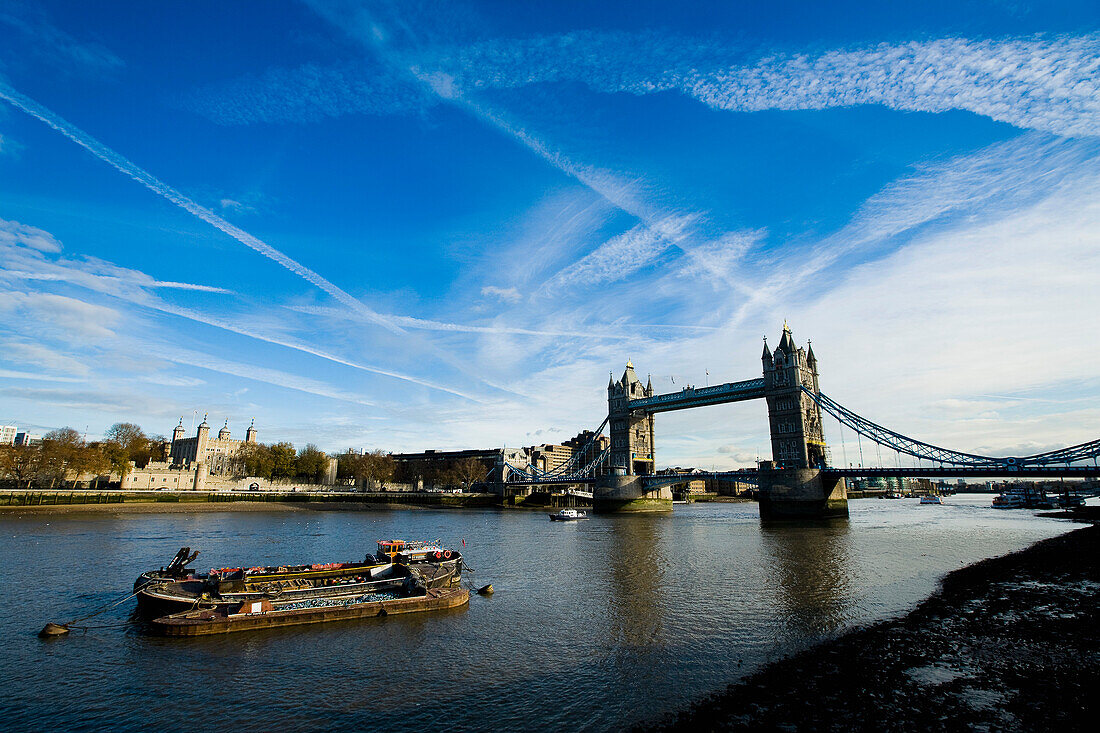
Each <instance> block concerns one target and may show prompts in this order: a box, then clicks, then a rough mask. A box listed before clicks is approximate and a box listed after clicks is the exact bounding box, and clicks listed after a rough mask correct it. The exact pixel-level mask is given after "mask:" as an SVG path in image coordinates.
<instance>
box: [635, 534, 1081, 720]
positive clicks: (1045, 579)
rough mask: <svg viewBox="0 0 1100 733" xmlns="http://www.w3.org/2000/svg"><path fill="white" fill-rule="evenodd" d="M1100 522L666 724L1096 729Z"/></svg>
mask: <svg viewBox="0 0 1100 733" xmlns="http://www.w3.org/2000/svg"><path fill="white" fill-rule="evenodd" d="M1097 689H1100V526H1096V525H1093V526H1089V527H1086V528H1083V529H1079V530H1076V531H1074V532H1071V533H1068V534H1066V535H1063V536H1060V537H1055V538H1053V539H1049V540H1044V541H1042V542H1039V543H1037V544H1035V545H1033V546H1031V547H1029V548H1027V549H1025V550H1022V551H1020V552H1016V553H1013V554H1010V555H1006V556H1004V557H998V558H993V559H990V560H985V561H983V562H980V563H977V564H975V565H972V566H969V567H966V568H963V569H961V570H957V571H955V572H953V573H950V574H949V575H947V576H946V577H945V578H944V580H943V582H942V584H941V588H940V590H939V591H938V592H937V593H936V594H935V595H933V596H932V597H930V598H929V599H928V600H926V601H924V602H923V603H921V604H920V605H919V606H918V607H917V608H916V609H914V610H913V611H912V612H911V613H909V614H907V615H906V616H904V617H902V618H899V619H895V620H890V621H886V622H882V623H879V624H876V625H874V626H871V627H868V628H864V629H857V630H855V631H852V632H850V633H847V634H845V635H843V636H841V637H839V638H837V639H835V640H832V641H828V642H825V643H823V644H821V645H819V646H816V647H814V648H812V649H809V650H807V651H805V652H803V653H800V654H797V655H795V656H793V657H791V658H788V659H786V660H782V661H779V662H776V663H773V664H770V665H767V666H766V667H764V668H763V669H761V670H759V671H757V672H756V673H754V674H752V675H751V676H749V677H748V678H746V679H745V680H743V681H742V682H740V683H738V684H736V685H733V686H731V687H730V688H728V689H727V690H726V691H725V692H724V693H721V694H719V695H716V696H714V697H711V698H709V699H706V700H703V701H700V702H698V703H696V704H695V705H694V706H692V707H691V708H690V709H688V710H685V711H683V712H681V713H679V714H678V715H677V716H675V717H670V718H665V719H663V720H661V721H654V723H653V724H650V725H646V726H643V727H644V728H646V729H651V728H653V727H659V728H661V729H663V730H692V731H695V730H731V729H754V730H760V729H764V730H771V729H780V728H783V729H795V728H797V729H799V730H846V731H847V730H893V731H926V730H937V729H941V730H1083V729H1086V728H1087V729H1088V730H1095V725H1096V715H1097V712H1098V707H1100V706H1098V705H1097V702H1096V700H1097V697H1096V692H1095V691H1096V690H1097Z"/></svg>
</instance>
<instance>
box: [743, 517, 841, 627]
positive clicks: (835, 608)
mask: <svg viewBox="0 0 1100 733" xmlns="http://www.w3.org/2000/svg"><path fill="white" fill-rule="evenodd" d="M850 532H851V526H850V523H849V520H848V519H847V518H844V519H831V520H825V521H821V522H785V523H783V524H771V523H767V524H763V525H761V528H760V538H761V543H762V545H763V549H764V552H765V553H766V559H765V562H766V563H768V564H769V567H770V568H771V570H772V571H773V572H774V574H775V580H776V583H777V588H778V595H777V600H778V601H779V604H778V608H777V609H776V610H777V611H778V612H779V613H780V614H782V617H783V620H784V623H785V624H786V625H787V626H788V627H789V631H788V633H789V635H793V636H795V637H799V638H801V637H814V636H821V635H823V634H830V633H832V632H835V631H837V630H838V629H840V628H841V627H843V626H845V625H846V624H847V623H848V622H849V621H850V620H851V614H852V603H853V598H852V596H853V588H852V585H853V579H852V573H853V571H854V568H853V566H852V565H851V563H849V561H848V560H849V555H850V553H851V544H850V543H849V541H848V535H849V533H850Z"/></svg>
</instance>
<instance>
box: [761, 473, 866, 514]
mask: <svg viewBox="0 0 1100 733" xmlns="http://www.w3.org/2000/svg"><path fill="white" fill-rule="evenodd" d="M759 480H760V497H759V498H760V518H761V519H764V520H773V519H832V518H836V517H847V516H848V486H847V484H846V483H845V481H844V479H843V478H841V477H839V476H832V475H829V474H824V473H822V472H821V470H820V469H817V468H775V467H774V466H773V465H771V462H770V461H765V462H763V463H761V464H760V471H759Z"/></svg>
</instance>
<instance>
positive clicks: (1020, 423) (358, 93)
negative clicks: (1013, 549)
mask: <svg viewBox="0 0 1100 733" xmlns="http://www.w3.org/2000/svg"><path fill="white" fill-rule="evenodd" d="M1098 194H1100V6H1098V5H1097V4H1096V3H1095V2H1077V3H1057V2H1055V3H1024V2H992V1H990V2H978V1H967V0H957V1H956V2H951V3H946V2H944V3H940V2H931V3H921V4H919V6H918V4H911V5H910V6H894V5H893V4H886V3H870V2H868V3H859V2H851V3H848V2H844V3H793V2H792V3H784V2H779V3H774V2H773V3H759V4H751V3H686V4H685V3H660V2H636V1H635V2H630V3H626V2H591V3H578V4H558V3H549V4H542V5H527V4H518V5H517V4H515V3H504V2H439V3H428V2H415V1H413V2H358V1H353V0H347V1H341V2H269V3H263V4H241V5H235V4H231V5H228V6H227V5H225V4H219V3H203V2H197V3H179V4H170V5H165V6H161V5H157V6H144V5H139V6H135V5H133V4H132V3H126V4H123V3H113V2H103V3H93V4H75V3H70V2H51V1H49V0H42V1H36V2H20V1H17V0H11V1H5V2H0V424H9V423H14V424H17V425H19V426H20V428H21V429H24V428H25V429H29V430H30V431H31V432H38V433H41V432H45V431H47V430H49V429H52V428H55V427H61V426H66V425H68V426H72V427H75V428H77V429H78V430H80V431H81V432H83V431H84V429H85V426H86V425H87V426H89V428H88V432H89V437H96V436H98V435H101V434H102V432H103V431H105V430H106V428H107V427H108V426H110V425H111V424H112V423H115V422H119V421H132V422H136V423H138V424H140V425H141V426H142V427H143V428H144V429H145V430H146V432H148V433H160V434H165V435H170V433H171V430H172V427H173V426H174V425H175V424H176V422H177V421H178V420H179V417H180V416H181V415H183V416H184V417H185V422H184V424H185V426H188V425H189V421H190V419H191V416H192V414H194V413H195V412H196V411H197V413H198V415H199V416H200V418H201V415H202V414H203V413H209V415H210V422H211V424H215V423H217V425H219V426H220V424H221V423H222V421H223V420H224V419H226V418H228V419H229V421H230V423H229V424H230V427H231V429H233V431H234V432H235V433H239V434H243V431H244V429H245V428H246V427H247V425H248V422H249V421H250V420H251V419H252V418H255V419H256V425H257V428H258V429H259V437H260V440H262V441H264V442H271V441H276V440H292V441H294V442H295V443H296V444H299V445H304V444H305V443H307V442H314V443H317V444H318V445H319V446H320V447H321V448H322V449H325V450H328V451H339V450H344V449H346V448H349V447H354V448H382V449H387V450H393V451H414V450H423V449H426V448H439V449H459V448H473V447H490V446H501V445H508V446H519V445H530V444H536V443H543V442H558V441H561V440H564V439H567V438H569V437H571V436H573V435H575V434H576V433H577V432H579V431H580V430H582V429H591V428H594V427H595V426H596V425H598V424H599V423H600V421H601V420H602V419H603V417H604V415H606V409H607V404H606V385H607V380H608V372H609V371H611V372H613V374H614V376H615V378H616V379H617V378H618V377H619V376H620V375H621V374H622V371H623V368H624V365H625V363H626V361H627V360H628V359H631V360H632V361H633V363H634V365H635V367H636V368H637V371H638V373H639V376H641V377H642V378H643V380H644V379H645V377H646V376H647V375H652V379H653V383H654V387H655V389H656V390H657V391H658V392H667V391H672V390H676V389H680V388H681V387H682V386H685V385H687V384H697V385H702V384H704V383H706V382H709V383H710V384H715V383H720V382H725V381H736V380H741V379H748V378H752V377H755V376H759V374H760V361H759V355H760V351H761V339H762V337H763V336H765V335H766V336H767V337H768V338H769V341H770V343H771V344H772V346H773V347H774V346H775V344H776V343H777V342H778V338H779V336H780V332H781V328H782V325H783V322H784V320H787V321H788V322H789V323H790V325H791V327H792V329H793V331H794V337H795V339H796V341H797V342H798V344H799V345H802V346H804V345H805V343H806V341H807V340H812V341H813V348H814V352H815V353H816V355H817V358H818V360H819V362H820V370H821V388H822V390H823V391H824V392H826V393H827V394H829V395H830V396H831V397H832V398H833V399H835V400H837V401H838V402H840V403H842V404H844V405H845V406H847V407H849V408H851V409H853V410H855V411H857V412H859V413H860V414H862V415H864V416H866V417H868V418H870V419H872V420H874V421H876V422H878V423H881V424H883V425H886V426H889V427H890V428H892V429H895V430H898V431H900V432H903V433H905V434H907V435H911V436H913V437H916V438H919V439H922V440H925V441H928V442H931V443H935V444H939V445H944V446H947V447H950V448H953V449H957V450H964V451H970V452H976V453H983V454H995V455H1022V454H1028V453H1034V452H1039V451H1042V450H1047V449H1051V448H1056V447H1060V446H1064V445H1070V444H1075V443H1081V442H1084V441H1087V440H1092V439H1094V438H1097V437H1100V402H1098V399H1097V398H1098V397H1100V376H1098V374H1097V368H1096V366H1095V361H1096V359H1095V346H1094V341H1095V334H1096V333H1097V332H1098V331H1100V315H1098V314H1100V307H1098V306H1100V292H1098V289H1097V288H1096V287H1095V283H1096V280H1097V277H1098V275H1100V195H1098ZM825 433H826V439H827V441H828V442H829V443H830V445H832V446H833V454H834V460H838V459H839V450H840V443H839V439H840V435H839V433H838V431H837V428H836V423H835V422H833V421H831V420H829V419H827V420H826V424H825ZM851 437H852V436H850V435H849V436H848V438H849V439H851ZM656 445H657V459H658V465H699V466H715V467H719V468H730V467H735V466H742V465H748V464H751V463H752V462H753V461H754V460H755V459H756V458H757V457H769V455H770V447H769V442H768V435H767V420H766V416H765V408H764V406H763V404H756V403H746V404H735V405H725V406H720V407H712V408H707V409H702V410H692V411H686V412H682V413H669V414H663V415H660V416H659V417H658V419H657V422H656Z"/></svg>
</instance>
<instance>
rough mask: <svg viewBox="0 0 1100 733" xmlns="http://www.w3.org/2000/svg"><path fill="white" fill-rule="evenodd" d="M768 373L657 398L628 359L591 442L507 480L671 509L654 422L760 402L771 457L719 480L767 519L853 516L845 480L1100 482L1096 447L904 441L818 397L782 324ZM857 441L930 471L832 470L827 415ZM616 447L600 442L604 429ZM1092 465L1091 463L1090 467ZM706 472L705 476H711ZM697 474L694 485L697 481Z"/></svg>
mask: <svg viewBox="0 0 1100 733" xmlns="http://www.w3.org/2000/svg"><path fill="white" fill-rule="evenodd" d="M760 358H761V365H762V371H763V376H761V377H756V378H753V379H746V380H743V381H739V382H728V383H725V384H719V385H715V386H713V387H709V386H708V387H703V388H701V389H700V388H695V387H685V388H683V389H681V390H680V391H679V392H670V393H667V394H655V393H654V391H653V383H652V380H648V381H647V382H646V384H645V385H644V386H643V385H642V382H641V380H640V379H638V375H637V374H636V372H635V371H634V365H633V364H632V363H631V362H627V365H626V370H625V371H624V372H623V375H622V377H620V378H619V380H618V381H616V380H615V379H614V378H611V379H610V380H609V382H608V385H607V417H606V418H605V419H604V421H603V422H602V423H601V424H600V426H599V427H598V428H597V429H596V430H594V431H592V439H591V440H590V442H589V445H586V446H584V447H582V448H581V449H580V450H579V451H577V452H576V453H575V454H574V456H573V457H572V458H571V459H570V461H569V462H567V463H566V464H564V465H562V466H561V467H559V468H558V469H556V470H554V471H540V470H538V469H536V468H535V467H533V466H526V467H522V468H521V467H517V466H512V465H507V466H506V468H505V470H504V471H502V475H503V476H504V480H505V483H507V484H510V485H513V486H520V485H529V486H531V485H568V484H587V485H590V486H591V487H592V493H593V504H594V506H595V508H597V509H599V510H605V511H655V510H658V511H659V510H670V509H671V508H672V494H671V488H670V487H671V486H672V485H673V484H676V483H681V482H683V481H684V480H687V479H688V478H689V476H688V475H682V476H680V475H675V474H673V475H669V474H661V475H656V472H655V459H654V456H655V449H654V416H655V415H656V414H658V413H661V412H670V411H673V410H686V409H693V408H698V407H707V406H710V405H719V404H726V403H731V402H744V401H747V400H756V399H763V400H765V401H766V402H767V405H768V423H769V429H770V434H771V448H772V460H771V461H763V462H761V463H760V464H759V466H758V468H757V470H756V471H755V472H748V471H737V472H732V473H728V474H727V473H716V474H713V475H715V476H726V475H731V476H736V477H737V478H738V479H739V480H742V481H752V482H755V483H757V484H758V486H759V494H758V495H759V497H760V515H761V518H763V519H770V518H797V517H838V516H847V515H848V499H847V486H846V483H845V479H846V478H856V477H866V476H920V477H944V478H947V477H967V476H973V477H992V476H1006V477H1017V478H1024V477H1029V478H1036V477H1048V478H1059V477H1079V478H1094V477H1098V476H1100V440H1096V441H1092V442H1088V443H1082V444H1080V445H1075V446H1071V447H1068V448H1063V449H1059V450H1055V451H1048V452H1046V453H1040V454H1036V455H1032V456H1023V457H1000V458H999V457H991V456H980V455H976V454H972V453H965V452H961V451H955V450H951V449H948V448H942V447H939V446H934V445H931V444H929V443H925V442H922V441H919V440H916V439H913V438H909V437H906V436H904V435H902V434H900V433H897V432H895V431H892V430H890V429H888V428H885V427H883V426H881V425H878V424H876V423H874V422H871V421H870V420H868V419H866V418H864V417H861V416H860V415H857V414H856V413H854V412H852V411H851V410H848V409H847V408H845V407H844V406H843V405H840V404H839V403H837V402H836V401H834V400H832V399H830V398H829V397H828V396H827V395H825V394H823V393H822V392H821V389H820V387H819V384H818V363H817V358H816V357H815V356H814V352H813V347H812V346H811V345H809V344H807V347H806V348H805V349H802V348H800V347H798V346H797V345H796V344H795V342H794V338H793V336H792V334H791V329H790V327H789V326H787V324H786V323H784V324H783V333H782V336H781V337H780V341H779V345H778V346H777V347H776V348H775V349H774V350H769V349H768V344H767V341H766V340H765V342H764V351H763V354H762V355H761V357H760ZM823 410H824V412H826V413H827V414H829V415H830V416H832V417H833V418H835V419H836V420H837V421H838V422H839V423H840V424H841V425H842V426H847V427H849V428H850V429H852V430H853V431H854V432H855V433H856V434H857V436H859V437H861V438H867V439H869V440H870V441H871V442H872V443H874V444H877V445H879V446H883V447H886V448H887V449H888V450H891V451H894V452H895V454H897V455H899V456H901V455H904V456H907V457H910V458H914V459H916V460H917V461H918V462H919V461H927V462H928V465H927V466H924V465H920V466H917V467H902V466H901V465H900V464H899V465H897V466H894V467H888V466H879V467H867V466H862V465H861V466H860V467H859V468H854V467H848V468H837V467H831V466H829V460H828V450H827V446H826V443H825V433H824V428H823V423H822V411H823ZM605 426H606V427H607V429H608V430H609V434H610V443H609V445H608V446H607V448H606V449H604V450H602V451H596V450H595V447H594V446H595V441H596V439H597V438H598V437H599V436H600V435H601V433H602V431H603V429H604V427H605ZM1090 461H1091V465H1090V463H1089V462H1090ZM708 475H709V474H708ZM698 477H699V476H698V475H697V474H692V475H690V478H698Z"/></svg>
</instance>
